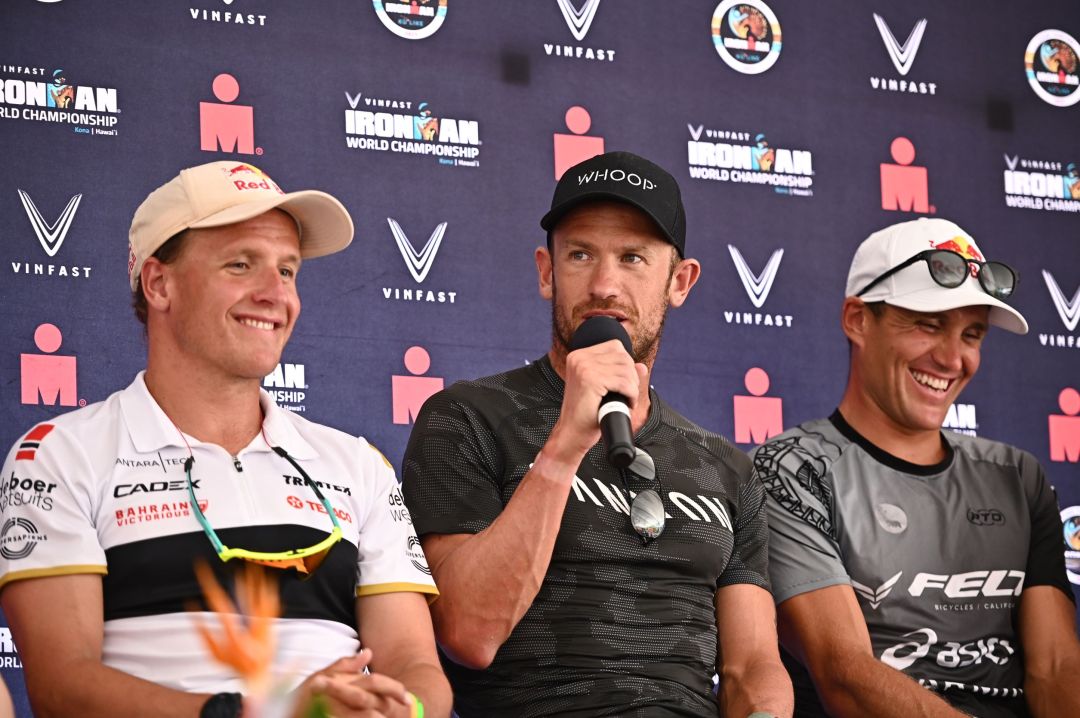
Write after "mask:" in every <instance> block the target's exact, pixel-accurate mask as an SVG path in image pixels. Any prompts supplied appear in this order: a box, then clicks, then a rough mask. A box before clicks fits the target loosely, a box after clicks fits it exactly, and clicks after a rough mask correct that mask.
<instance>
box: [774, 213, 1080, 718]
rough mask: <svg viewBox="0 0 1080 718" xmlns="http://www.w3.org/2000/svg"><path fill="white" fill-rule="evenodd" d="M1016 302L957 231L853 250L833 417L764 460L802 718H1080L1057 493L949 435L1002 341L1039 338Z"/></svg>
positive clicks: (1031, 466) (887, 238)
mask: <svg viewBox="0 0 1080 718" xmlns="http://www.w3.org/2000/svg"><path fill="white" fill-rule="evenodd" d="M1015 285H1016V274H1015V272H1014V271H1013V270H1012V269H1011V268H1010V267H1008V266H1007V265H1005V264H1002V263H1000V262H993V261H986V260H985V258H984V256H983V254H982V252H981V250H980V249H979V247H978V246H977V245H976V244H975V240H974V239H972V237H971V236H970V235H968V234H967V233H966V232H965V231H964V230H962V229H961V228H960V227H958V226H957V225H955V224H953V223H952V222H949V221H947V220H944V219H927V218H924V219H918V220H915V221H911V222H903V223H900V224H896V225H893V226H891V227H887V228H885V229H883V230H881V231H879V232H876V233H874V234H872V235H870V237H869V238H868V239H867V240H866V241H865V242H863V243H862V245H861V246H860V247H859V248H858V250H857V251H856V252H855V258H854V260H853V261H852V264H851V269H850V272H849V273H848V280H847V296H846V299H845V300H844V305H843V310H842V312H841V326H842V328H843V330H844V333H845V335H846V336H847V338H848V341H849V342H850V345H851V360H850V369H849V375H848V384H847V389H846V390H845V393H844V397H843V399H842V400H841V402H840V406H839V408H838V409H837V410H836V411H835V412H833V414H832V416H830V417H829V418H827V419H819V420H815V421H810V422H807V423H805V424H802V425H800V426H799V427H797V428H795V429H792V430H790V431H788V432H786V433H784V434H782V435H781V436H779V437H776V438H775V439H773V440H772V441H769V442H768V443H766V444H765V445H763V446H761V447H759V448H758V449H757V450H756V451H755V452H754V455H753V460H754V470H755V472H756V474H757V476H758V477H760V478H761V480H762V482H763V483H764V485H765V488H766V490H767V492H768V495H769V497H768V512H769V513H768V517H769V569H770V570H769V573H770V578H771V581H772V588H773V594H774V598H775V600H776V601H777V604H778V618H779V633H780V640H781V643H782V644H783V646H784V648H785V649H786V651H787V652H788V655H787V656H786V659H788V660H787V662H788V663H789V664H790V665H789V669H791V671H792V674H793V678H794V683H795V686H796V703H797V706H796V715H798V716H804V715H807V716H809V715H824V714H825V713H826V712H827V713H828V714H829V715H837V716H868V715H872V716H913V715H920V716H959V715H964V714H967V713H970V714H972V715H977V716H981V717H984V718H989V717H994V716H1016V715H1020V716H1023V715H1035V716H1050V715H1055V716H1058V715H1080V693H1078V692H1077V691H1076V690H1075V688H1073V687H1071V686H1073V681H1072V680H1071V679H1070V678H1066V671H1070V672H1071V671H1073V670H1075V666H1076V665H1077V664H1078V661H1080V644H1078V642H1077V640H1076V631H1075V625H1074V606H1073V602H1072V592H1071V590H1070V586H1069V582H1068V580H1067V579H1066V575H1065V566H1064V557H1063V553H1062V549H1061V522H1060V519H1059V514H1058V508H1057V502H1056V499H1055V497H1054V493H1053V489H1052V488H1051V487H1050V485H1049V483H1048V482H1047V480H1046V477H1045V476H1044V475H1043V471H1042V469H1041V468H1040V467H1039V465H1038V462H1037V461H1036V460H1035V458H1034V457H1033V456H1032V455H1031V454H1029V453H1027V452H1025V451H1022V450H1020V449H1017V448H1015V447H1012V446H1008V445H1006V444H1001V443H998V442H995V441H990V440H988V439H983V438H976V437H969V436H962V435H958V434H953V433H944V432H942V431H941V424H942V422H943V421H944V419H945V415H946V413H947V412H948V410H949V406H950V405H951V404H952V403H953V402H954V401H956V399H957V397H958V396H959V394H960V392H961V390H962V389H963V388H964V387H965V386H966V385H967V383H968V382H969V381H970V380H971V378H972V377H973V376H974V375H975V372H976V371H977V370H978V368H979V354H980V349H981V347H982V343H983V340H984V338H985V336H986V333H987V330H988V329H989V326H990V325H995V326H999V327H1001V328H1003V329H1005V330H1007V331H1011V332H1014V333H1017V334H1024V333H1026V332H1027V322H1026V321H1025V320H1024V318H1023V317H1022V316H1021V315H1020V313H1019V312H1017V311H1016V310H1015V309H1013V308H1012V307H1010V306H1009V305H1008V304H1006V303H1005V301H1004V300H1006V299H1008V298H1009V297H1010V296H1011V295H1012V292H1013V289H1014V288H1015ZM792 657H794V659H796V660H797V662H796V660H792ZM800 664H801V665H800ZM804 668H805V669H804ZM807 671H808V672H809V675H807ZM811 679H812V684H811V682H810V681H811ZM815 689H816V696H815ZM928 689H929V690H928ZM817 698H820V703H821V704H823V706H824V707H823V708H822V705H820V704H818V701H817V700H816V699H817Z"/></svg>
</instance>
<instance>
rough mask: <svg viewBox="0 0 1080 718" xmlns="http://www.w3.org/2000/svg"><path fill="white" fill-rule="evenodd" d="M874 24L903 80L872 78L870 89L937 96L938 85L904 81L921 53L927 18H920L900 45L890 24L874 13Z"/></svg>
mask: <svg viewBox="0 0 1080 718" xmlns="http://www.w3.org/2000/svg"><path fill="white" fill-rule="evenodd" d="M874 22H875V23H877V29H878V32H879V33H880V34H881V41H882V42H884V43H885V50H886V51H887V52H888V53H889V59H890V60H892V63H893V67H895V68H896V71H897V72H899V73H900V76H901V78H900V79H898V78H895V77H892V78H885V77H871V78H870V87H872V88H874V89H875V90H885V91H887V92H906V93H908V94H912V95H927V94H930V95H933V94H936V93H937V84H936V83H933V82H911V81H909V80H905V79H902V78H904V77H907V74H908V73H909V72H910V71H911V66H912V64H913V63H914V62H915V54H916V53H918V52H919V45H920V44H921V43H922V39H923V33H924V32H926V18H920V19H919V20H918V21H917V22H916V23H915V26H914V27H913V28H911V33H910V34H908V37H907V39H906V40H904V43H903V44H900V42H899V41H898V40H897V39H896V36H895V35H893V32H892V30H891V29H890V28H889V25H888V23H886V22H885V18H883V17H882V16H881V15H878V14H877V13H874Z"/></svg>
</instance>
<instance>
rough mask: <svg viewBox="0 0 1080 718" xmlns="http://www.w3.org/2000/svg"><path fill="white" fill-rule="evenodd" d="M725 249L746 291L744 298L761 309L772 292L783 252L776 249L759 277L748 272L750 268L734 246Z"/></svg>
mask: <svg viewBox="0 0 1080 718" xmlns="http://www.w3.org/2000/svg"><path fill="white" fill-rule="evenodd" d="M727 248H728V252H730V253H731V261H733V262H734V263H735V269H736V271H738V273H739V279H740V280H741V281H742V285H743V289H745V290H746V296H748V297H750V301H751V302H752V303H753V305H754V306H755V307H757V308H758V309H761V305H762V304H764V303H765V300H766V299H768V298H769V292H771V291H772V285H773V281H774V280H775V279H776V271H777V270H778V269H780V260H781V259H783V258H784V250H782V249H778V250H776V251H775V252H773V253H772V255H771V256H770V257H769V261H768V262H766V263H765V268H764V269H762V270H761V275H760V276H759V275H756V274H754V273H753V272H752V271H750V267H749V265H747V263H746V260H745V259H743V256H742V253H740V252H739V250H738V249H736V248H735V246H734V245H731V244H729V245H728V246H727Z"/></svg>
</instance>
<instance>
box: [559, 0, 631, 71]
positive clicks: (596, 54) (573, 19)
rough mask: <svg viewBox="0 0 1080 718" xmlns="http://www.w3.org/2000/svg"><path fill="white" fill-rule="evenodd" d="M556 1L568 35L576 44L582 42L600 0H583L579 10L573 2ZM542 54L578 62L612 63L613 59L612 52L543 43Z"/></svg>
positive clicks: (613, 54) (572, 0)
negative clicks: (598, 61)
mask: <svg viewBox="0 0 1080 718" xmlns="http://www.w3.org/2000/svg"><path fill="white" fill-rule="evenodd" d="M556 1H557V2H558V4H559V10H561V11H562V16H563V19H564V20H566V26H567V27H569V28H570V34H572V35H573V36H574V39H575V40H577V41H578V42H581V41H583V40H584V39H585V36H586V35H587V34H589V28H590V27H592V22H593V18H595V17H596V9H597V8H598V7H600V0H585V3H584V4H583V5H582V6H581V8H580V9H579V8H578V7H577V5H575V0H556ZM544 52H545V53H546V54H547V55H555V56H557V57H567V58H573V59H578V60H606V61H608V62H612V61H613V60H614V59H615V51H614V50H602V49H599V48H593V47H582V46H581V45H565V44H556V43H550V42H545V43H544Z"/></svg>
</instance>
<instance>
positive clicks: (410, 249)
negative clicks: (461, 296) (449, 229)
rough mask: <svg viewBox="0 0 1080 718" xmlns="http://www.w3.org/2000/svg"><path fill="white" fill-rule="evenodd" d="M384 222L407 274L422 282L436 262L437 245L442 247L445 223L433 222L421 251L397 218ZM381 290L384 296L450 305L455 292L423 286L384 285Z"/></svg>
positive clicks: (455, 298)
mask: <svg viewBox="0 0 1080 718" xmlns="http://www.w3.org/2000/svg"><path fill="white" fill-rule="evenodd" d="M386 221H387V223H388V224H389V225H390V233H391V234H393V235H394V243H395V244H397V248H398V251H399V252H401V258H402V259H404V260H405V267H406V268H407V269H408V270H409V274H411V275H412V278H413V279H414V280H416V283H417V284H422V283H423V282H424V280H425V279H427V276H428V272H430V271H431V267H432V265H433V264H434V263H435V255H436V254H438V252H439V247H440V246H442V241H443V236H444V235H445V234H446V226H447V223H446V222H440V223H439V224H438V225H436V226H435V229H434V230H432V232H431V234H430V235H429V236H428V238H427V241H426V242H425V243H424V246H423V247H422V248H421V249H420V251H417V250H416V247H414V246H413V243H412V242H411V241H409V237H408V236H407V235H406V234H405V230H404V229H402V228H401V225H400V224H399V223H398V221H397V220H396V219H394V218H393V217H387V218H386ZM382 291H383V298H384V299H392V300H405V301H412V302H438V303H439V304H446V303H449V304H453V303H454V302H455V301H456V300H457V292H456V291H453V292H451V291H447V290H439V289H422V288H420V287H416V288H415V289H414V288H411V287H405V288H401V287H383V290H382Z"/></svg>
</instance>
